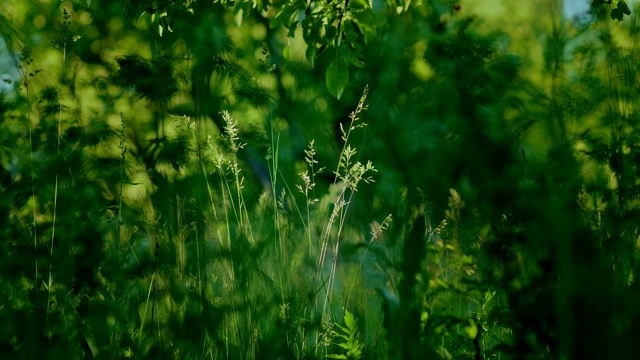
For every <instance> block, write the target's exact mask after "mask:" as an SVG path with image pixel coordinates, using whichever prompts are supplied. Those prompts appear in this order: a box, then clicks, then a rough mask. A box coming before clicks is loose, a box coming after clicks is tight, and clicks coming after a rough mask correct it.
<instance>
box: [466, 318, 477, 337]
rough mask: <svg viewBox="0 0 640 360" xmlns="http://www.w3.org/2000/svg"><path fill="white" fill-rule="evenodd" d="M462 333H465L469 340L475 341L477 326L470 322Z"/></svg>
mask: <svg viewBox="0 0 640 360" xmlns="http://www.w3.org/2000/svg"><path fill="white" fill-rule="evenodd" d="M464 332H466V333H467V336H468V337H469V339H475V338H476V336H478V326H477V325H476V324H474V323H472V322H471V321H470V324H469V326H467V327H465V328H464Z"/></svg>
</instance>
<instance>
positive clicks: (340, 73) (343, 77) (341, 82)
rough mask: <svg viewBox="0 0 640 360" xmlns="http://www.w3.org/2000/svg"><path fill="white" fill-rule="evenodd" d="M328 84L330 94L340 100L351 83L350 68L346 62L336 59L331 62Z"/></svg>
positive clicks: (327, 77)
mask: <svg viewBox="0 0 640 360" xmlns="http://www.w3.org/2000/svg"><path fill="white" fill-rule="evenodd" d="M326 83H327V90H329V94H331V95H333V96H334V97H335V98H337V99H340V97H341V96H342V93H343V92H344V88H345V87H346V86H347V83H349V68H348V67H347V63H345V62H344V60H342V59H340V58H336V59H334V60H333V61H332V62H331V65H329V68H327V75H326Z"/></svg>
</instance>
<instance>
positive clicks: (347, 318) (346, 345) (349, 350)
mask: <svg viewBox="0 0 640 360" xmlns="http://www.w3.org/2000/svg"><path fill="white" fill-rule="evenodd" d="M344 323H345V325H346V327H345V326H342V325H338V324H336V325H337V326H338V328H339V329H340V331H341V332H342V334H341V333H339V332H336V331H335V330H334V331H333V332H332V334H331V335H333V336H334V337H340V338H342V339H343V341H342V342H341V343H339V344H337V345H338V346H339V347H341V348H343V349H344V350H345V351H346V355H338V354H329V355H327V358H330V359H361V358H362V348H363V347H364V344H363V343H362V341H360V339H359V338H358V325H357V324H356V319H355V318H354V316H353V314H352V313H350V312H349V310H347V309H345V310H344Z"/></svg>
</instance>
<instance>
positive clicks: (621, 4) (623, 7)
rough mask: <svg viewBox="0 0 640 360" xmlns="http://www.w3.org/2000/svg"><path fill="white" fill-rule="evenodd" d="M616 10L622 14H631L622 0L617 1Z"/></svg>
mask: <svg viewBox="0 0 640 360" xmlns="http://www.w3.org/2000/svg"><path fill="white" fill-rule="evenodd" d="M618 10H620V11H621V12H622V13H623V14H627V15H631V9H629V6H628V5H627V3H626V2H624V1H623V0H620V1H618Z"/></svg>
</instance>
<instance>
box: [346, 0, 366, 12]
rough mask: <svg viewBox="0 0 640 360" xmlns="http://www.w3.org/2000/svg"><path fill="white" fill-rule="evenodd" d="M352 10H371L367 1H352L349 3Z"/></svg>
mask: <svg viewBox="0 0 640 360" xmlns="http://www.w3.org/2000/svg"><path fill="white" fill-rule="evenodd" d="M349 7H350V8H351V9H358V10H360V9H369V8H370V6H369V2H368V1H367V0H351V2H350V3H349Z"/></svg>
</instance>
